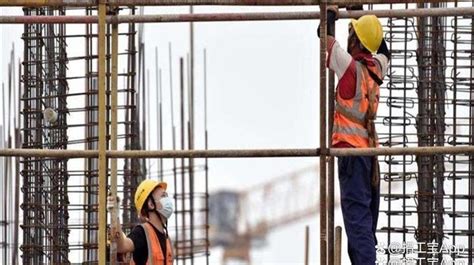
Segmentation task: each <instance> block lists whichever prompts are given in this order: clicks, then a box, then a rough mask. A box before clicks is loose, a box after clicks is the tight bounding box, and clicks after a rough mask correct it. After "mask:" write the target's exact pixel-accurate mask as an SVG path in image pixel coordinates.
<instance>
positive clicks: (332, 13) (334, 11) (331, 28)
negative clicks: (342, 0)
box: [318, 5, 339, 37]
mask: <svg viewBox="0 0 474 265" xmlns="http://www.w3.org/2000/svg"><path fill="white" fill-rule="evenodd" d="M327 11H328V16H327V35H329V36H333V37H334V35H335V33H336V24H335V23H336V20H337V19H338V16H339V9H338V7H337V6H336V5H330V6H328V7H327ZM320 35H321V34H320V25H319V26H318V37H320Z"/></svg>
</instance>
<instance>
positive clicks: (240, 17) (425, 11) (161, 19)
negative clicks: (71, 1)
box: [0, 7, 474, 24]
mask: <svg viewBox="0 0 474 265" xmlns="http://www.w3.org/2000/svg"><path fill="white" fill-rule="evenodd" d="M368 14H373V15H376V16H377V17H379V18H404V17H429V16H472V15H474V7H455V8H418V9H393V10H364V11H342V10H341V11H340V12H339V16H338V17H339V18H343V19H345V18H358V17H360V16H363V15H368ZM316 19H320V12H316V11H315V12H254V13H244V12H242V13H200V14H165V15H121V16H116V17H115V16H107V17H106V22H107V23H111V24H117V23H118V24H122V23H127V24H128V23H176V22H183V23H186V22H225V21H267V20H316ZM34 23H39V24H58V23H67V24H84V23H85V24H96V23H98V17H97V16H0V24H34Z"/></svg>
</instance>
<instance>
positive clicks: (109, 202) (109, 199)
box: [107, 193, 120, 212]
mask: <svg viewBox="0 0 474 265" xmlns="http://www.w3.org/2000/svg"><path fill="white" fill-rule="evenodd" d="M114 203H117V205H119V203H120V198H119V197H118V196H112V194H111V193H109V196H107V211H109V212H110V211H112V209H113V208H114V206H115V204H114Z"/></svg>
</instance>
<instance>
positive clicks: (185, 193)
mask: <svg viewBox="0 0 474 265" xmlns="http://www.w3.org/2000/svg"><path fill="white" fill-rule="evenodd" d="M329 2H330V3H331V4H348V3H349V2H351V3H357V4H381V3H384V4H391V8H390V9H391V10H373V11H372V10H369V11H348V12H341V14H340V17H341V18H357V17H359V16H360V15H362V14H367V13H373V14H377V15H378V16H379V17H381V18H387V19H386V20H385V21H386V25H385V32H386V39H387V40H388V44H389V48H390V50H391V51H392V55H393V58H392V61H391V64H390V69H389V74H388V77H387V78H386V79H385V83H384V86H383V87H382V90H381V92H382V93H381V95H382V97H381V109H380V110H379V113H380V115H379V117H378V120H377V128H378V130H379V136H380V143H381V144H382V145H383V146H384V147H382V148H361V149H342V148H341V149H331V148H329V146H328V139H327V138H328V137H327V135H328V134H329V135H330V128H331V127H330V122H331V120H330V118H328V117H332V114H333V113H332V111H333V109H332V108H331V107H329V108H326V106H327V104H328V103H332V102H333V100H334V98H333V97H334V94H333V93H331V92H332V91H331V89H332V85H333V84H332V83H333V80H332V77H331V75H329V77H328V75H327V71H326V62H325V58H326V27H325V24H326V13H325V12H294V13H273V14H269V13H254V14H187V15H181V14H180V15H167V16H166V15H136V14H135V13H134V9H133V8H130V15H118V14H117V13H114V12H115V11H116V10H115V9H111V7H115V6H123V5H127V6H130V5H137V6H139V5H319V7H320V9H321V10H326V8H327V4H328V3H327V2H326V1H310V0H288V1H281V0H280V1H276V0H256V1H241V0H240V1H239V0H227V1H224V0H209V1H185V0H183V1H176V0H170V1H163V0H156V1H154V0H135V1H119V0H116V1H108V2H107V3H102V2H100V3H99V4H98V5H97V3H96V1H90V0H83V1H75V2H71V1H63V0H48V1H34V0H31V1H26V0H25V1H8V2H6V1H5V2H0V5H4V6H11V5H16V6H27V7H35V8H26V9H25V14H26V15H28V16H29V17H0V22H1V23H26V24H25V33H24V36H23V37H24V40H25V49H24V62H23V67H22V69H23V72H22V73H23V74H22V82H23V87H22V89H23V90H22V91H23V93H21V96H22V104H23V109H22V113H21V115H22V118H23V127H22V133H23V137H22V139H23V142H22V149H23V150H18V149H3V150H0V155H1V156H19V157H22V160H21V163H22V166H21V173H22V179H23V182H22V183H23V184H22V195H23V204H22V209H23V223H22V224H21V227H22V229H23V245H22V248H21V251H22V253H23V254H22V258H23V261H24V262H26V263H33V264H36V263H41V264H44V263H54V264H56V263H68V262H69V259H68V255H69V254H68V253H69V252H70V251H71V250H72V249H74V248H75V247H77V249H79V250H81V251H84V253H85V254H84V255H85V257H84V260H85V261H86V262H96V261H98V262H99V263H100V264H105V262H106V255H105V253H106V251H105V250H106V210H105V198H106V194H107V191H108V186H107V183H108V177H109V173H108V172H109V171H108V170H107V169H108V168H109V165H111V164H109V162H108V161H109V160H110V161H114V160H115V159H119V158H120V159H124V162H123V163H124V168H123V171H119V172H121V174H122V176H123V178H124V183H123V189H122V191H120V192H123V198H124V200H123V205H122V206H123V208H124V210H123V213H124V216H123V220H124V223H125V224H129V226H128V227H127V226H126V227H127V228H131V226H132V225H133V224H134V223H135V222H136V221H137V220H136V219H134V217H133V214H132V210H131V205H132V201H131V198H132V194H133V188H134V187H136V184H137V183H138V182H139V179H140V178H143V177H144V174H146V172H145V170H144V169H143V168H144V165H145V164H146V161H145V160H146V159H150V158H173V159H174V161H175V162H174V167H173V180H174V182H175V189H176V190H175V194H176V196H175V202H176V205H177V206H178V208H177V212H176V213H177V214H176V216H175V218H176V219H175V223H176V227H175V237H176V238H175V240H174V242H175V248H176V249H177V252H176V258H177V259H178V260H180V259H181V260H182V262H183V264H186V261H187V260H190V261H191V264H192V263H193V259H194V257H195V256H197V255H205V256H207V255H208V254H209V249H208V248H209V245H208V236H207V223H204V228H203V229H202V230H201V231H199V230H198V225H197V223H194V221H195V220H196V219H195V218H197V217H195V213H196V212H197V211H199V212H203V213H204V217H205V216H206V213H207V203H208V202H207V196H208V195H207V185H208V183H207V177H206V182H205V184H204V186H202V187H203V188H204V190H199V189H197V187H196V186H195V185H194V179H195V173H196V172H195V161H194V159H197V158H205V159H206V160H205V163H206V165H205V167H204V168H205V171H204V172H205V174H206V176H207V158H211V157H212V158H218V157H292V156H294V157H301V156H312V157H319V160H320V183H319V185H320V187H319V193H320V220H321V222H320V249H319V250H318V251H317V252H318V253H320V264H334V260H338V259H337V257H335V255H338V254H340V253H334V249H335V247H336V246H335V242H334V216H333V215H334V209H333V207H334V198H333V196H334V168H333V167H334V164H333V163H334V157H337V156H347V155H378V156H379V159H380V161H381V162H382V166H383V168H382V169H383V170H382V173H383V178H382V179H383V184H382V185H383V189H384V192H383V193H382V198H383V199H384V200H383V201H382V203H381V213H383V214H385V216H383V215H381V218H380V222H379V230H378V235H379V236H380V238H379V243H384V244H379V245H383V246H382V251H383V253H382V254H381V256H383V258H386V259H392V258H394V259H397V258H407V257H408V256H409V254H408V253H406V252H404V253H401V252H397V251H395V252H394V251H393V249H391V247H390V245H391V244H392V243H393V242H399V243H406V244H407V243H409V242H410V241H411V240H413V242H414V243H415V245H416V246H417V247H418V246H419V247H420V250H421V251H422V252H423V251H424V254H419V256H418V257H420V258H423V259H425V260H424V263H426V264H428V260H429V258H438V259H442V258H444V256H443V253H438V252H440V250H443V243H447V244H449V248H448V249H447V250H449V252H448V253H447V254H448V256H449V257H450V258H452V259H454V260H467V261H468V262H469V264H471V263H472V259H473V254H472V252H473V248H474V247H473V244H474V242H473V239H472V229H473V228H472V226H473V225H474V222H473V219H472V212H473V211H474V206H473V205H474V204H473V198H472V193H474V185H473V184H472V180H471V177H472V173H471V172H472V170H473V166H474V164H473V163H474V162H473V161H474V159H473V158H472V156H473V154H474V146H473V145H474V143H473V141H474V140H473V133H474V131H473V130H474V125H473V115H474V110H473V102H472V101H473V100H474V99H473V95H474V93H473V92H472V82H473V78H472V73H473V63H472V49H473V41H474V40H473V38H472V34H473V25H474V24H473V19H472V17H473V15H474V8H473V7H472V3H466V2H464V3H458V2H457V1H414V0H413V1H408V0H407V1H395V0H394V1H378V0H366V1H343V0H335V1H329ZM401 2H402V3H403V4H400V3H401ZM426 2H431V3H426ZM453 2H454V3H453ZM392 4H393V5H392ZM47 6H50V7H47ZM51 6H55V8H52V7H51ZM71 6H75V8H76V9H77V7H81V8H85V10H86V15H88V16H68V15H66V12H67V11H68V9H67V8H68V7H71ZM96 7H98V9H96ZM374 7H376V5H374ZM107 8H109V9H108V11H107ZM121 12H122V11H121ZM107 13H108V14H107ZM58 14H59V15H61V16H53V15H58ZM280 19H282V20H283V19H320V21H321V25H322V26H321V39H320V86H319V91H320V94H319V104H320V106H321V112H320V117H319V122H320V124H321V126H320V135H319V137H320V148H317V149H316V148H311V149H294V150H292V149H274V150H207V144H206V150H193V149H194V146H193V122H194V121H193V111H194V109H193V105H192V100H191V101H189V102H188V103H187V104H188V105H187V106H188V109H187V111H188V114H187V116H185V111H186V110H185V108H184V102H185V100H184V96H185V92H184V84H185V80H184V70H183V68H184V63H183V59H182V60H181V62H180V76H181V78H180V81H181V83H180V93H181V94H180V95H181V99H182V100H181V111H180V115H181V120H180V130H181V132H180V136H181V138H180V140H181V145H180V149H181V150H177V149H178V148H177V146H176V145H173V149H174V150H156V151H151V150H148V151H145V150H143V149H146V148H147V145H146V141H145V136H144V134H145V130H146V128H145V127H142V128H140V125H139V121H146V115H145V116H144V113H145V111H146V106H143V105H142V106H140V104H139V103H138V102H137V100H138V98H137V96H136V94H135V92H136V91H137V90H139V89H141V90H140V92H141V93H143V94H142V96H143V95H145V94H144V93H146V92H145V89H144V88H141V87H145V85H144V84H145V78H143V79H142V81H141V82H142V83H141V85H140V84H137V83H135V82H136V77H137V76H136V75H138V76H142V75H143V76H145V74H144V73H145V67H144V61H141V60H140V59H139V60H138V61H139V62H138V64H139V65H140V67H141V68H140V70H138V72H139V73H138V74H137V73H136V70H135V68H136V65H137V63H136V58H135V54H136V53H137V50H136V47H135V40H134V38H135V29H134V27H135V26H134V23H140V22H141V23H153V22H172V21H175V22H189V21H194V22H197V21H239V20H280ZM38 23H39V24H38ZM65 23H71V24H73V23H86V33H85V34H84V35H83V37H85V39H86V40H87V41H86V45H85V46H86V55H85V56H84V57H83V58H82V60H84V61H85V62H86V65H87V66H86V74H84V75H83V76H81V77H80V78H82V79H85V80H86V84H87V86H86V90H85V91H81V92H74V90H71V88H72V86H71V85H70V84H69V82H70V80H71V77H68V76H67V75H66V67H67V62H71V60H73V58H71V56H68V53H67V52H66V51H67V49H66V46H67V45H66V43H67V42H68V40H69V39H70V38H72V36H68V35H67V34H66V32H67V31H66V28H65V27H66V26H65V25H66V24H65ZM122 23H125V24H128V26H129V28H128V30H127V32H125V33H123V34H121V36H123V37H124V38H128V42H127V43H129V46H128V49H127V50H126V51H125V52H124V53H123V54H121V53H118V54H114V53H113V52H112V50H113V44H112V45H111V42H113V40H112V39H113V38H114V37H113V35H114V33H113V32H111V28H113V27H112V25H117V24H122ZM95 24H97V27H95ZM95 28H97V30H96V31H94V29H95ZM112 31H113V30H112ZM119 35H120V34H119ZM111 38H112V39H111ZM94 44H97V50H93V46H94ZM111 46H112V47H111ZM119 55H123V56H125V57H127V60H128V63H127V65H128V68H127V70H126V71H125V73H123V74H118V73H117V70H116V67H115V70H114V66H113V65H112V64H113V63H112V62H110V60H111V58H115V59H116V58H117V57H118V56H119ZM140 56H141V57H142V58H144V54H140ZM142 63H143V65H142ZM94 65H97V67H96V68H94ZM189 65H190V69H191V70H188V72H193V70H192V66H191V65H192V60H191V63H189ZM188 74H189V73H188ZM117 75H119V76H122V75H123V76H124V77H125V79H126V80H127V81H126V82H125V83H126V85H124V89H123V91H122V90H120V89H119V90H118V92H114V90H113V86H114V84H113V81H112V80H111V79H114V76H115V77H117ZM190 76H191V79H190V80H191V81H189V80H188V82H190V85H189V87H188V89H189V91H188V92H187V94H186V95H187V96H189V97H190V98H191V99H192V94H193V92H192V82H193V81H192V80H193V78H192V76H193V75H192V74H191V75H190ZM328 79H329V85H327V81H328ZM120 92H122V93H124V94H125V95H126V96H125V98H126V99H127V100H126V103H125V104H124V105H123V106H120V105H118V109H120V107H123V109H125V111H126V115H125V116H126V117H127V118H126V120H125V121H123V124H124V125H125V126H124V131H125V132H124V133H123V134H122V135H121V134H120V133H119V132H117V131H115V133H112V132H111V131H110V130H111V129H110V128H113V126H116V125H117V123H118V124H121V122H120V121H117V120H115V121H114V119H113V116H114V115H116V114H113V113H110V112H113V111H112V110H113V109H114V105H113V104H114V103H111V100H112V99H110V97H113V94H117V93H120ZM74 93H77V95H80V96H86V98H87V102H86V106H85V107H82V108H77V109H76V110H79V109H80V112H81V113H83V114H86V116H85V122H84V123H83V124H77V125H76V126H74V124H71V123H68V122H67V121H68V119H67V118H66V116H67V115H70V113H72V112H73V110H74V109H75V108H72V107H71V103H70V102H69V101H67V100H66V99H69V98H70V97H71V96H73V95H75V94H74ZM141 104H145V101H144V100H142V102H141ZM329 106H331V104H329ZM140 107H142V108H143V109H142V110H141V113H140V112H139V110H138V109H139V108H140ZM51 111H52V114H53V119H52V120H54V121H52V120H49V121H46V120H45V117H46V116H47V115H49V114H50V113H51ZM48 117H49V116H48ZM186 119H187V120H186ZM109 126H110V128H109ZM71 127H79V128H82V130H84V131H85V133H84V134H85V137H84V139H79V140H77V141H76V142H75V144H82V145H83V146H84V148H79V149H80V150H66V149H69V148H68V147H69V145H71V144H72V143H71V141H73V140H71V139H69V138H68V135H69V134H68V130H70V129H71ZM172 129H173V134H174V133H175V127H174V126H173V128H172ZM119 131H120V130H119ZM186 131H187V132H186ZM121 136H122V137H124V138H123V139H127V140H125V141H126V144H125V145H124V146H125V148H124V149H125V150H129V151H123V150H120V151H114V148H113V147H110V146H108V145H109V143H108V141H109V138H114V137H115V138H120V137H121ZM175 140H176V141H177V138H176V139H174V142H175ZM112 142H113V141H112ZM206 143H207V134H206ZM186 144H187V146H186ZM26 149H31V150H26ZM44 149H48V150H47V151H46V150H44ZM54 149H57V150H54ZM72 158H85V161H86V162H85V163H84V168H83V169H82V170H79V171H75V170H71V169H70V168H68V161H69V160H70V159H72ZM178 159H180V161H179V160H178ZM178 163H180V166H178ZM115 167H116V166H112V169H111V170H112V172H113V170H114V168H115ZM145 168H146V167H145ZM163 175H164V174H163V173H161V177H163ZM73 176H83V177H84V183H83V184H82V185H79V186H75V185H72V184H71V181H72V180H71V179H72V177H73ZM110 178H111V180H110V184H111V186H112V187H110V189H111V190H112V191H115V188H116V187H115V188H114V186H117V184H114V183H116V182H114V176H113V174H110ZM400 186H401V187H400ZM178 187H179V188H178ZM75 189H76V190H77V189H79V192H80V193H83V194H88V196H86V197H85V198H84V201H83V203H80V204H77V205H76V204H74V203H71V201H72V199H71V198H70V194H72V192H74V190H75ZM74 210H78V211H81V212H83V213H84V218H85V219H84V223H80V224H79V225H78V226H75V223H72V220H69V216H70V212H71V211H74ZM200 219H202V218H200ZM5 226H6V225H5ZM75 227H76V228H78V229H80V230H83V231H84V242H83V243H79V244H78V245H74V244H71V240H70V238H69V235H70V233H72V232H71V230H72V229H74V228H75ZM194 233H197V234H196V235H195V234H194ZM457 245H464V246H467V247H466V249H465V250H463V251H459V249H456V248H455V246H457ZM433 246H434V248H435V250H437V251H435V252H434V253H436V254H433V253H431V254H430V252H428V250H430V247H433ZM405 247H406V246H405ZM453 247H454V250H457V251H454V250H453ZM339 249H340V248H339ZM431 250H432V249H431ZM112 255H113V254H112ZM12 258H14V257H12Z"/></svg>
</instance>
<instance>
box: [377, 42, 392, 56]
mask: <svg viewBox="0 0 474 265" xmlns="http://www.w3.org/2000/svg"><path fill="white" fill-rule="evenodd" d="M377 53H381V54H383V55H385V56H386V57H387V59H388V60H389V61H390V57H391V56H392V53H391V52H390V51H389V50H388V46H387V42H386V41H385V39H382V43H380V47H379V50H378V51H377Z"/></svg>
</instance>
